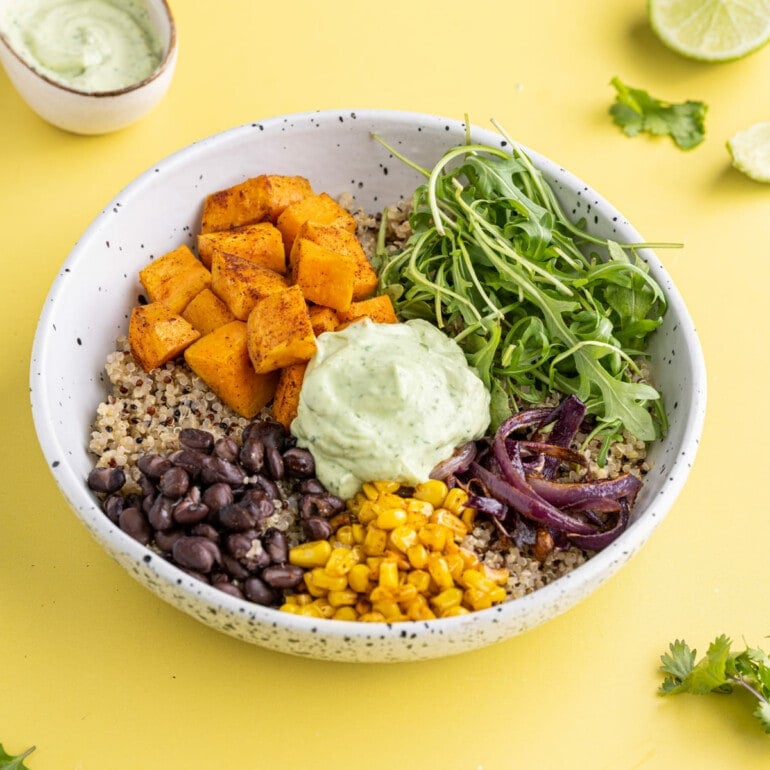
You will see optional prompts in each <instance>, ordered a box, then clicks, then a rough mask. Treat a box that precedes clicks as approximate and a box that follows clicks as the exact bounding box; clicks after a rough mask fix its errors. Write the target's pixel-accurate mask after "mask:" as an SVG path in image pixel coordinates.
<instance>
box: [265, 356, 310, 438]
mask: <svg viewBox="0 0 770 770" xmlns="http://www.w3.org/2000/svg"><path fill="white" fill-rule="evenodd" d="M305 369H307V364H306V363H304V362H303V363H301V364H291V366H285V367H284V368H283V369H281V373H280V376H279V377H278V387H277V388H276V389H275V397H274V398H273V407H272V410H273V417H275V419H276V420H278V422H280V423H281V425H283V427H284V428H286V430H289V428H290V427H291V422H292V420H293V419H294V418H295V417H296V416H297V408H298V406H299V394H300V391H301V390H302V380H303V379H304V378H305Z"/></svg>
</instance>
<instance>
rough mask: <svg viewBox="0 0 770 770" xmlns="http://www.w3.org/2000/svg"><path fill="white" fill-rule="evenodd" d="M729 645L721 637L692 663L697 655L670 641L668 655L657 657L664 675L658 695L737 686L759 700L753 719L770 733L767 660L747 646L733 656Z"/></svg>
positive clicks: (723, 690) (699, 692)
mask: <svg viewBox="0 0 770 770" xmlns="http://www.w3.org/2000/svg"><path fill="white" fill-rule="evenodd" d="M731 645H732V642H731V640H730V639H729V638H728V637H727V636H725V635H724V634H722V635H721V636H718V637H717V638H716V639H715V640H714V641H713V642H712V643H711V644H710V645H709V648H708V650H707V652H706V654H705V655H704V656H703V657H702V658H701V659H700V660H697V662H696V658H697V653H696V651H695V650H693V649H690V647H689V646H688V645H687V643H686V642H684V641H683V640H680V639H677V640H676V641H674V642H672V643H671V644H670V645H669V652H668V653H665V654H663V655H661V658H660V660H661V666H660V671H661V672H662V673H663V674H665V675H666V676H665V677H664V679H663V682H662V684H661V685H660V687H659V689H658V692H660V694H661V695H672V694H676V693H683V692H686V693H691V694H692V695H705V694H707V693H712V692H716V693H729V692H732V691H733V689H734V688H735V687H741V688H743V689H744V690H746V691H747V692H749V693H751V695H753V696H754V697H755V698H756V699H757V700H758V701H759V704H758V706H757V708H756V710H755V711H754V716H755V717H756V718H757V719H758V720H759V722H760V724H761V725H762V729H763V730H764V731H765V732H766V733H770V657H768V655H767V653H765V652H764V651H763V650H761V649H758V648H751V647H747V648H746V649H745V650H743V651H742V652H738V653H736V652H734V651H733V650H732V649H731Z"/></svg>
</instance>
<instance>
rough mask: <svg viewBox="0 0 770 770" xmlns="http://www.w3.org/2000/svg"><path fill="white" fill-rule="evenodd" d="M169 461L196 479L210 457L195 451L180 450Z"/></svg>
mask: <svg viewBox="0 0 770 770" xmlns="http://www.w3.org/2000/svg"><path fill="white" fill-rule="evenodd" d="M168 459H169V460H171V462H172V463H173V464H174V465H176V466H178V467H180V468H184V469H185V470H186V471H187V472H188V473H189V474H190V478H193V479H195V478H197V477H198V476H199V475H200V473H201V471H202V470H203V468H204V466H205V465H206V461H207V460H208V459H209V455H206V454H203V452H197V451H195V450H193V449H178V450H177V451H176V452H172V453H171V454H170V455H169V458H168Z"/></svg>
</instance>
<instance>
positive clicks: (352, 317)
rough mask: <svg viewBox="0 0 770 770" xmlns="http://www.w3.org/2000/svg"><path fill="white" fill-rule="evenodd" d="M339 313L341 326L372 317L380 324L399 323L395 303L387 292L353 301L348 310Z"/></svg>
mask: <svg viewBox="0 0 770 770" xmlns="http://www.w3.org/2000/svg"><path fill="white" fill-rule="evenodd" d="M337 315H338V316H339V319H340V325H341V326H342V325H343V324H344V325H347V324H349V323H350V322H352V321H357V320H358V319H359V318H371V319H372V321H374V322H375V323H379V324H394V323H398V318H396V311H395V310H394V309H393V303H392V302H391V301H390V297H389V296H388V295H387V294H379V295H377V296H376V297H370V298H369V299H362V300H361V301H360V302H352V303H351V305H350V307H349V308H348V309H347V310H345V311H344V312H339V313H337Z"/></svg>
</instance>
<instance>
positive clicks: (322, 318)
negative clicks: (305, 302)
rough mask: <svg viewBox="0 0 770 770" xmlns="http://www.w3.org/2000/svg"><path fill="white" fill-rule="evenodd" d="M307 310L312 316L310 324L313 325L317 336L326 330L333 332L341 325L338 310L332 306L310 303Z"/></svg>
mask: <svg viewBox="0 0 770 770" xmlns="http://www.w3.org/2000/svg"><path fill="white" fill-rule="evenodd" d="M307 312H308V315H309V316H310V325H311V326H312V327H313V334H315V336H316V337H318V335H319V334H323V333H324V332H333V331H334V330H335V329H336V328H337V327H338V326H339V325H340V319H339V318H338V317H337V312H336V311H335V310H332V309H331V308H330V307H324V306H323V305H310V306H309V307H308V309H307Z"/></svg>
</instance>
